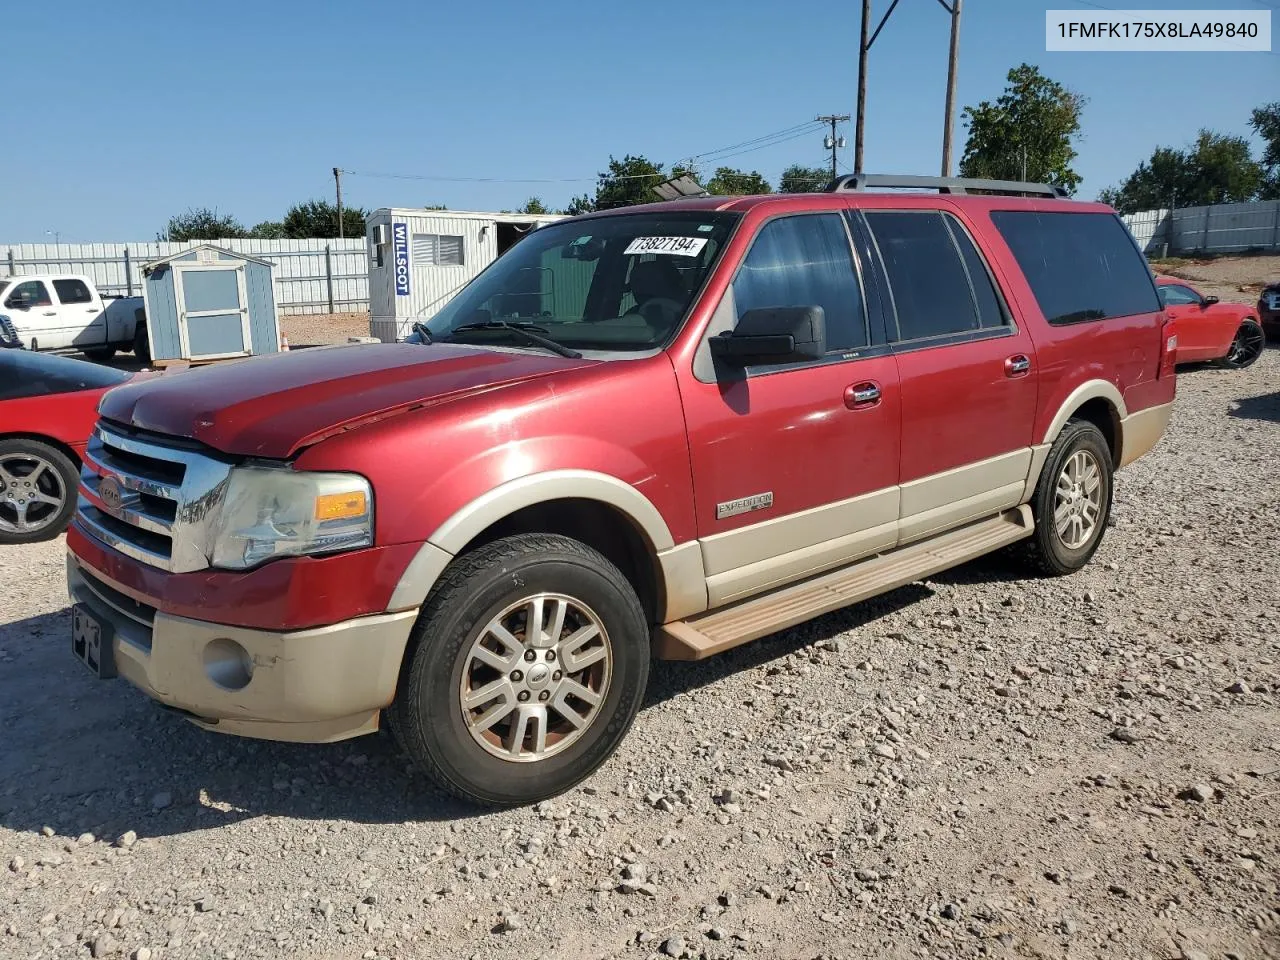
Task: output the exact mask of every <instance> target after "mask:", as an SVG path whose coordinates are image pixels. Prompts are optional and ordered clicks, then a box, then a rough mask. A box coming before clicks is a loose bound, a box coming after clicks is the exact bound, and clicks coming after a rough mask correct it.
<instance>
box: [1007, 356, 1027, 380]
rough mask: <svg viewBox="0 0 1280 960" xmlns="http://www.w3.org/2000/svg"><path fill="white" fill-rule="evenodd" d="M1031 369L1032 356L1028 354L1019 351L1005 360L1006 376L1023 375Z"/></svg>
mask: <svg viewBox="0 0 1280 960" xmlns="http://www.w3.org/2000/svg"><path fill="white" fill-rule="evenodd" d="M1030 370H1031V358H1030V357H1028V356H1027V355H1026V354H1022V353H1018V354H1014V355H1013V356H1012V357H1010V358H1009V359H1007V360H1006V361H1005V362H1004V375H1005V376H1006V377H1023V376H1026V375H1027V373H1028V372H1030Z"/></svg>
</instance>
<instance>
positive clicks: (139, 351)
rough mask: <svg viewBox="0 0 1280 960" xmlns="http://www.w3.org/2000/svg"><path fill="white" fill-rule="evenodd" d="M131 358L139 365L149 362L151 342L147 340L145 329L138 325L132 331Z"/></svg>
mask: <svg viewBox="0 0 1280 960" xmlns="http://www.w3.org/2000/svg"><path fill="white" fill-rule="evenodd" d="M133 356H134V359H136V360H137V361H138V362H139V363H144V364H145V363H150V362H151V341H150V340H148V339H147V328H146V326H144V325H143V324H141V323H140V324H138V325H137V326H136V327H134V329H133Z"/></svg>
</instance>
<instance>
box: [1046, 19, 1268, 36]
mask: <svg viewBox="0 0 1280 960" xmlns="http://www.w3.org/2000/svg"><path fill="white" fill-rule="evenodd" d="M1058 32H1059V35H1060V36H1061V37H1063V38H1066V37H1082V38H1087V39H1102V38H1104V37H1114V38H1115V39H1117V40H1131V39H1136V38H1146V39H1158V38H1162V37H1167V38H1169V39H1176V40H1196V39H1200V38H1202V37H1213V38H1222V37H1227V38H1228V39H1230V38H1232V37H1248V38H1250V39H1256V38H1257V36H1258V25H1257V24H1256V23H1247V22H1246V23H1235V22H1230V23H1223V22H1219V21H1207V22H1205V23H1179V22H1177V21H1173V22H1169V23H1165V22H1160V21H1149V20H1132V21H1130V20H1121V21H1115V20H1112V21H1105V22H1103V21H1091V22H1083V23H1082V22H1079V21H1075V20H1071V21H1064V22H1062V23H1059V24H1058Z"/></svg>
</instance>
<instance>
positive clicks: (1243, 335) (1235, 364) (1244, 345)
mask: <svg viewBox="0 0 1280 960" xmlns="http://www.w3.org/2000/svg"><path fill="white" fill-rule="evenodd" d="M1266 346H1267V337H1266V334H1264V333H1263V332H1262V325H1261V324H1259V323H1258V321H1257V320H1254V319H1253V318H1252V317H1247V318H1245V320H1244V322H1243V323H1241V324H1240V328H1239V329H1238V330H1236V335H1235V339H1233V340H1232V341H1231V347H1230V349H1229V350H1228V351H1227V355H1226V356H1225V357H1223V358H1222V359H1220V360H1219V361H1218V365H1219V366H1222V367H1226V368H1227V369H1229V370H1243V369H1245V368H1246V367H1251V366H1253V365H1254V363H1256V362H1257V359H1258V358H1259V357H1260V356H1262V351H1263V350H1265V349H1266Z"/></svg>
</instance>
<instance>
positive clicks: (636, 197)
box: [593, 153, 666, 210]
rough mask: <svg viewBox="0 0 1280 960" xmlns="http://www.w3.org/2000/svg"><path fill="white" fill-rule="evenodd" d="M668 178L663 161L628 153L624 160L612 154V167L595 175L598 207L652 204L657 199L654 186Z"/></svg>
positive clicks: (610, 160) (610, 161)
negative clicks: (663, 167) (615, 157)
mask: <svg viewBox="0 0 1280 960" xmlns="http://www.w3.org/2000/svg"><path fill="white" fill-rule="evenodd" d="M665 179H666V174H664V173H663V172H662V164H660V163H653V162H652V161H650V160H649V159H647V158H646V157H644V156H634V157H633V156H632V155H631V154H629V153H628V154H627V155H626V156H624V157H623V158H622V159H621V160H615V159H614V158H613V157H609V169H608V170H607V171H604V172H602V173H599V174H597V176H596V198H595V201H594V204H593V206H594V207H595V209H596V210H610V209H612V208H613V207H627V206H631V205H633V204H637V203H653V202H654V201H656V200H657V199H658V197H657V195H656V194H655V193H654V192H653V189H652V188H653V187H655V186H657V185H658V184H659V183H661V182H662V181H663V180H665Z"/></svg>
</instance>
